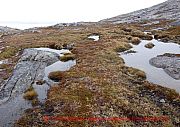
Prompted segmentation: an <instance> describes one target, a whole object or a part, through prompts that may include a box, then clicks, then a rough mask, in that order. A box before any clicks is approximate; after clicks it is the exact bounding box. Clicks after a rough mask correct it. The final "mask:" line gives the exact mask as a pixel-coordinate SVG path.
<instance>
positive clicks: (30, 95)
mask: <svg viewBox="0 0 180 127" xmlns="http://www.w3.org/2000/svg"><path fill="white" fill-rule="evenodd" d="M37 96H38V94H37V93H36V91H35V90H34V88H33V87H32V86H31V87H30V88H29V89H27V90H26V91H25V93H24V95H23V98H24V99H27V100H33V99H35V98H36V97H37Z"/></svg>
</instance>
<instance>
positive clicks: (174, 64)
mask: <svg viewBox="0 0 180 127" xmlns="http://www.w3.org/2000/svg"><path fill="white" fill-rule="evenodd" d="M149 63H150V64H151V65H153V66H155V67H157V68H163V69H164V71H165V72H166V73H167V74H168V75H169V76H171V77H172V78H174V79H176V80H180V55H179V54H164V55H159V56H157V57H154V58H152V59H150V60H149Z"/></svg>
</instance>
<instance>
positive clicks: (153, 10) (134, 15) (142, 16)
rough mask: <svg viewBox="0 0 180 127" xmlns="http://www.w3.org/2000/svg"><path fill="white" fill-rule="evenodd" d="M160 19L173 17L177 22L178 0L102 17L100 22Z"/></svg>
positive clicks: (179, 4)
mask: <svg viewBox="0 0 180 127" xmlns="http://www.w3.org/2000/svg"><path fill="white" fill-rule="evenodd" d="M160 19H169V20H172V19H174V20H177V22H175V24H178V23H179V19H180V0H167V1H166V2H163V3H161V4H158V5H155V6H152V7H150V8H146V9H142V10H138V11H135V12H131V13H128V14H124V15H119V16H116V17H113V18H109V19H104V20H102V21H100V22H111V23H124V22H139V21H143V20H160Z"/></svg>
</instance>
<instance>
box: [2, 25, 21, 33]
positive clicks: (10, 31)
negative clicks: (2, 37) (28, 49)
mask: <svg viewBox="0 0 180 127" xmlns="http://www.w3.org/2000/svg"><path fill="white" fill-rule="evenodd" d="M17 32H20V30H19V29H14V28H10V27H6V26H0V34H1V33H3V34H14V33H17Z"/></svg>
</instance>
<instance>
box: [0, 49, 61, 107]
mask: <svg viewBox="0 0 180 127" xmlns="http://www.w3.org/2000/svg"><path fill="white" fill-rule="evenodd" d="M58 60H59V55H58V54H56V53H53V52H48V51H41V50H37V49H25V50H24V52H23V54H22V57H21V59H20V60H19V61H18V64H17V65H16V66H15V69H14V71H13V73H12V76H11V77H10V78H9V79H8V80H7V82H6V83H5V84H3V87H2V88H1V89H0V104H1V103H2V102H4V101H7V100H9V99H10V98H11V97H13V96H16V95H19V94H22V93H24V91H25V90H27V89H28V88H29V87H30V85H31V84H32V83H33V82H35V81H37V80H42V79H43V77H44V69H45V67H47V66H49V65H51V64H53V63H55V62H57V61H58Z"/></svg>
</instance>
